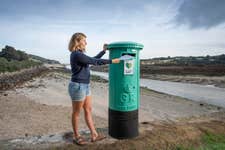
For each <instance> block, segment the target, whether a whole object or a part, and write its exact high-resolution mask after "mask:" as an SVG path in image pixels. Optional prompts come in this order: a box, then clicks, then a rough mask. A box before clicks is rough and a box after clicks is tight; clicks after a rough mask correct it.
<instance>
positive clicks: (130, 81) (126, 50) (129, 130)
mask: <svg viewBox="0 0 225 150" xmlns="http://www.w3.org/2000/svg"><path fill="white" fill-rule="evenodd" d="M143 47H144V46H143V45H142V44H139V43H135V42H115V43H110V44H109V45H108V49H109V58H110V59H114V58H120V57H121V56H125V55H126V56H132V57H130V59H126V60H122V61H121V62H120V63H119V64H111V65H110V67H109V135H110V136H112V137H114V138H118V139H125V138H132V137H136V136H138V108H139V97H140V87H139V78H140V60H139V51H140V50H142V49H143Z"/></svg>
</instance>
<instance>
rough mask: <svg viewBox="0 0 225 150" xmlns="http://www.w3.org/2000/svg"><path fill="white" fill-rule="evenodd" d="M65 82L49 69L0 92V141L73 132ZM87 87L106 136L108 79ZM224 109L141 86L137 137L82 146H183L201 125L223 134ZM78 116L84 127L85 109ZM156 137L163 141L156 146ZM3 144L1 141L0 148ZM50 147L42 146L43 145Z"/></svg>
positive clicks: (193, 138)
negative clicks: (90, 90) (42, 74)
mask: <svg viewBox="0 0 225 150" xmlns="http://www.w3.org/2000/svg"><path fill="white" fill-rule="evenodd" d="M68 82H69V78H68V76H66V75H64V74H62V73H49V74H47V75H45V76H41V77H38V78H35V79H33V80H32V81H29V82H27V83H25V84H23V85H22V86H20V87H16V88H14V89H11V90H7V91H1V93H0V135H1V136H0V141H5V140H9V139H16V138H29V137H32V136H43V135H56V134H58V133H62V134H63V135H65V134H66V133H71V132H72V127H71V101H70V99H69V96H68V93H67V85H68ZM91 89H92V96H93V102H92V103H93V117H94V121H95V126H96V127H97V128H99V129H104V132H103V133H104V134H107V126H108V83H103V82H94V81H92V82H91ZM224 112H225V111H224V109H223V108H219V107H216V106H213V105H207V104H202V103H198V102H194V101H191V100H187V99H184V98H180V97H176V96H171V95H166V94H162V93H158V92H154V91H151V90H147V89H141V97H140V109H139V123H140V129H139V130H140V136H138V137H137V138H135V139H131V140H122V141H121V140H113V139H112V138H111V137H108V138H107V139H106V140H104V141H102V142H100V143H97V144H91V145H88V146H86V148H87V149H90V148H92V149H108V148H109V149H110V147H113V148H115V149H126V148H129V147H126V145H127V144H128V145H133V146H134V147H136V149H139V148H141V149H143V148H146V147H149V146H150V147H157V146H156V145H158V147H159V148H160V146H166V145H167V146H169V145H174V144H176V143H182V142H183V144H185V141H186V140H187V139H190V141H193V142H194V141H195V140H196V139H197V138H198V137H199V135H200V134H201V133H202V132H203V129H204V128H207V130H212V131H213V132H222V133H225V129H224V120H225V113H224ZM80 119H81V120H80V131H88V128H87V126H86V124H85V121H84V118H83V112H82V114H81V117H80ZM87 133H88V132H87ZM109 141H113V142H109ZM160 141H161V142H162V143H163V144H160ZM64 144H65V143H63V144H60V145H57V146H59V147H60V146H63V147H64V146H66V147H67V146H68V144H66V145H64ZM136 144H137V145H136ZM2 145H3V144H2ZM2 145H1V142H0V146H2ZM53 145H54V144H53ZM53 145H50V147H51V146H53ZM11 146H12V145H11ZM41 146H43V145H38V146H34V145H33V147H32V148H35V147H39V148H40V147H41ZM48 146H49V145H48ZM48 146H46V145H45V146H44V147H42V148H47V147H48ZM70 147H71V148H74V147H76V146H74V145H69V146H68V147H67V148H70ZM29 148H31V147H29ZM61 148H62V147H61ZM61 148H59V149H61ZM161 148H163V147H161Z"/></svg>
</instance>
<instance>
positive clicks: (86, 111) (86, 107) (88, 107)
mask: <svg viewBox="0 0 225 150" xmlns="http://www.w3.org/2000/svg"><path fill="white" fill-rule="evenodd" d="M91 111H92V108H91V107H90V106H84V112H85V113H91Z"/></svg>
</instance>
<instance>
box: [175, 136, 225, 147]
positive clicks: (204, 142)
mask: <svg viewBox="0 0 225 150" xmlns="http://www.w3.org/2000/svg"><path fill="white" fill-rule="evenodd" d="M200 143H201V144H200V146H198V147H194V146H190V147H185V146H183V145H177V146H176V148H175V149H174V150H223V149H225V134H215V133H210V132H206V133H204V134H203V135H202V136H201V141H200Z"/></svg>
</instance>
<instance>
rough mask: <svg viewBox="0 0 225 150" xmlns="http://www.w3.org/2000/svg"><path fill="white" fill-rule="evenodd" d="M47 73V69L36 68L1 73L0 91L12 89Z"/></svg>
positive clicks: (42, 67)
mask: <svg viewBox="0 0 225 150" xmlns="http://www.w3.org/2000/svg"><path fill="white" fill-rule="evenodd" d="M48 71H50V69H49V68H47V67H44V66H37V67H32V68H29V69H24V70H21V71H17V72H13V73H2V74H0V90H7V89H11V88H14V87H16V86H18V85H21V84H23V83H24V82H26V81H29V80H31V79H32V78H34V77H37V76H40V75H41V74H43V73H46V72H48Z"/></svg>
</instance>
